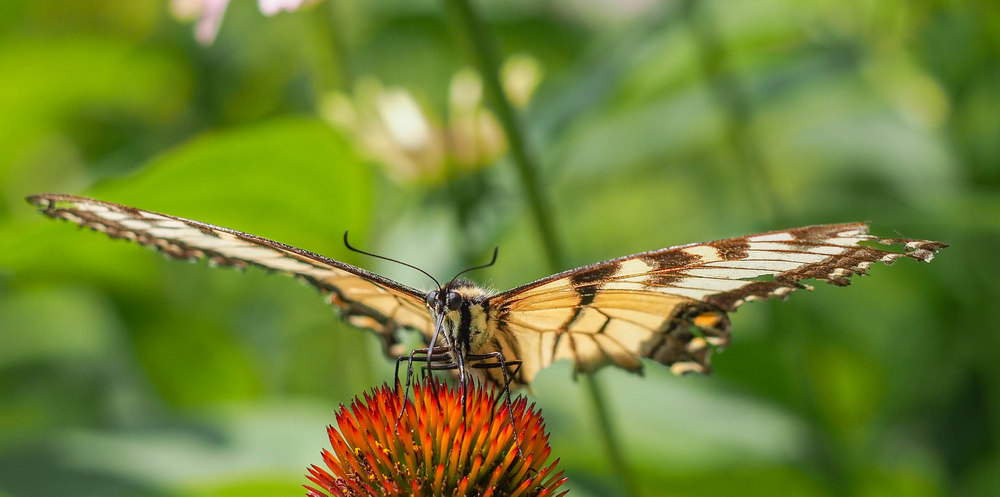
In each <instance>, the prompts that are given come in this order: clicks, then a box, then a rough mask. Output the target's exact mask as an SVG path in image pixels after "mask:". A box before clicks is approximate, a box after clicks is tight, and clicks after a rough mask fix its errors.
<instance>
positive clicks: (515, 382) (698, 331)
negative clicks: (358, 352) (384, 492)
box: [27, 194, 947, 396]
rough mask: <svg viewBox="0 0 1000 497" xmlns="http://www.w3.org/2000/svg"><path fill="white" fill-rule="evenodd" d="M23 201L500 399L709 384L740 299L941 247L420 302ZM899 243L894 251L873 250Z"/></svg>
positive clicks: (333, 275) (104, 217) (349, 277)
mask: <svg viewBox="0 0 1000 497" xmlns="http://www.w3.org/2000/svg"><path fill="white" fill-rule="evenodd" d="M27 200H28V202H30V203H32V204H34V205H35V206H37V207H38V208H39V210H40V212H41V213H42V214H44V215H46V216H49V217H52V218H57V219H65V220H68V221H70V222H73V223H76V224H79V225H81V226H86V227H89V228H91V229H93V230H96V231H100V232H103V233H105V234H106V235H108V236H110V237H111V238H121V239H127V240H131V241H134V242H136V243H139V244H142V245H146V246H150V247H154V248H156V249H157V250H159V251H161V252H163V253H164V254H166V255H167V256H169V257H171V258H174V259H182V260H199V259H207V260H208V262H209V263H210V264H211V265H218V266H233V267H237V268H246V267H248V266H259V267H262V268H265V269H268V270H272V271H276V272H280V273H287V274H290V275H293V276H295V277H296V278H299V279H301V280H303V281H304V282H306V283H308V284H309V285H311V286H313V287H315V288H316V289H318V290H319V291H320V292H321V293H322V294H324V295H325V297H326V301H327V302H328V303H330V304H331V305H333V306H334V307H336V308H337V309H339V310H340V314H341V316H342V317H343V319H345V320H346V321H347V322H348V323H350V324H351V325H354V326H356V327H358V328H363V329H367V330H370V331H372V332H374V333H375V334H376V335H377V336H378V337H379V338H380V339H381V341H382V346H383V349H384V351H385V353H386V354H387V355H388V356H389V357H392V358H396V359H397V368H398V366H399V364H400V362H401V361H404V360H405V361H408V363H409V371H408V374H412V368H413V362H414V361H415V360H417V361H426V363H427V364H426V366H425V367H426V368H428V369H442V370H454V371H456V372H457V373H458V375H459V377H460V378H461V381H462V384H463V385H464V384H465V381H466V379H467V378H469V377H478V378H480V379H485V380H487V381H491V382H493V383H496V384H498V385H502V386H503V387H504V388H505V389H507V391H508V396H509V388H508V387H509V386H528V385H530V383H531V382H532V380H533V379H534V378H535V375H536V374H537V373H538V372H539V371H540V370H541V369H542V368H544V367H546V366H548V365H549V364H552V363H553V362H555V361H558V360H561V359H568V360H571V361H572V362H573V365H574V371H575V372H584V373H593V372H594V371H596V370H597V369H599V368H601V367H602V366H606V365H614V366H618V367H621V368H624V369H626V370H629V371H633V372H639V371H641V370H642V367H643V363H642V361H641V359H642V358H648V359H652V360H654V361H656V362H659V363H662V364H664V365H667V366H669V367H670V369H671V370H672V371H673V372H674V373H677V374H683V373H689V372H697V373H707V372H709V371H710V356H711V353H712V352H713V350H720V349H722V348H724V347H726V346H727V345H728V344H729V342H730V321H729V315H728V313H729V312H732V311H734V310H736V308H737V307H739V306H740V305H742V304H743V303H744V302H748V301H752V300H763V299H767V298H768V297H778V298H784V297H786V296H787V295H788V294H789V293H791V292H792V291H794V290H797V289H811V287H809V286H808V285H806V284H804V283H802V281H803V280H810V279H815V280H820V281H826V282H828V283H831V284H834V285H838V286H845V285H847V284H849V280H848V277H850V276H854V275H863V274H865V272H866V270H867V269H868V268H869V267H870V266H871V265H872V264H875V263H878V262H881V263H884V264H892V263H893V262H895V261H896V260H897V259H900V258H903V257H906V258H911V259H916V260H919V261H925V262H930V261H931V259H933V258H934V255H935V253H936V252H937V251H938V250H940V249H942V248H944V247H947V245H946V244H944V243H939V242H934V241H928V240H911V239H904V238H878V237H875V236H873V235H870V234H868V225H867V224H865V223H846V224H829V225H818V226H806V227H801V228H793V229H788V230H781V231H772V232H768V233H760V234H755V235H747V236H742V237H737V238H729V239H725V240H718V241H714V242H708V243H694V244H689V245H681V246H676V247H669V248H664V249H660V250H653V251H649V252H643V253H639V254H634V255H628V256H625V257H620V258H617V259H612V260H608V261H604V262H598V263H595V264H591V265H588V266H583V267H580V268H576V269H571V270H569V271H565V272H562V273H559V274H555V275H552V276H548V277H546V278H542V279H540V280H538V281H535V282H532V283H528V284H526V285H522V286H519V287H517V288H514V289H511V290H508V291H505V292H501V293H491V292H488V291H486V290H484V289H483V288H482V287H480V286H478V285H476V284H474V283H472V282H471V281H469V280H467V279H463V278H459V277H458V276H456V277H455V278H453V279H451V280H450V281H448V282H447V283H445V284H440V283H438V282H437V281H436V280H435V283H436V284H437V288H435V289H433V290H431V291H429V292H423V291H420V290H417V289H414V288H411V287H409V286H406V285H403V284H401V283H398V282H396V281H393V280H390V279H388V278H385V277H383V276H380V275H378V274H375V273H372V272H369V271H366V270H364V269H361V268H358V267H355V266H352V265H350V264H345V263H343V262H339V261H336V260H333V259H330V258H327V257H324V256H322V255H319V254H315V253H312V252H309V251H306V250H302V249H300V248H296V247H292V246H289V245H285V244H283V243H279V242H275V241H272V240H268V239H266V238H261V237H259V236H255V235H251V234H247V233H242V232H239V231H235V230H232V229H228V228H223V227H220V226H214V225H211V224H206V223H202V222H198V221H192V220H189V219H184V218H180V217H176V216H170V215H167V214H159V213H156V212H152V211H147V210H142V209H137V208H134V207H127V206H124V205H119V204H115V203H111V202H104V201H100V200H95V199H91V198H86V197H79V196H73V195H62V194H39V195H32V196H29V197H27ZM346 242H347V238H346V233H345V243H346ZM897 244H901V245H903V251H902V252H895V251H890V250H885V249H884V248H881V247H880V246H879V245H897ZM348 247H350V245H348ZM352 249H353V248H352ZM353 250H357V249H353ZM358 251H359V252H362V251H360V250H358ZM362 253H367V252H362ZM369 255H374V254H369ZM495 261H496V251H494V253H493V262H495ZM493 262H491V263H490V264H493ZM407 265H408V264H407ZM408 266H409V265H408ZM410 267H413V266H410ZM479 267H484V266H479ZM471 269H478V267H477V268H471ZM463 273H464V272H463ZM425 274H426V273H425ZM461 274H462V273H460V275H461ZM428 276H430V275H428ZM432 279H433V277H432ZM403 330H415V331H417V332H419V333H420V334H421V335H422V337H423V339H424V343H425V344H426V345H427V347H424V348H420V349H416V350H413V351H408V350H406V349H405V348H404V347H403V346H402V345H401V342H400V339H401V336H400V332H401V331H403ZM408 378H409V376H408Z"/></svg>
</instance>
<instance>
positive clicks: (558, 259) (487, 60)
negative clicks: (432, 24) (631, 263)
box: [447, 0, 639, 495]
mask: <svg viewBox="0 0 1000 497" xmlns="http://www.w3.org/2000/svg"><path fill="white" fill-rule="evenodd" d="M447 3H448V5H449V7H450V8H451V11H452V13H453V15H454V17H455V18H456V23H457V24H458V25H460V26H461V27H462V28H464V29H463V31H464V36H465V37H466V38H467V40H468V42H469V44H470V45H471V51H472V57H473V59H474V60H475V64H476V66H477V68H478V69H479V73H480V74H481V75H482V78H483V86H484V89H485V91H486V96H487V98H488V99H489V101H490V102H492V104H493V108H494V111H495V112H496V114H497V118H498V119H499V120H500V125H501V126H502V127H503V129H504V132H505V133H506V134H507V140H508V142H509V144H510V152H511V155H512V156H513V158H514V164H515V165H516V166H517V170H518V173H519V174H520V178H521V184H522V187H523V188H524V191H525V195H527V197H528V205H529V207H530V209H531V214H532V218H533V219H534V221H535V226H536V228H537V229H538V234H539V236H540V238H541V242H542V246H543V247H544V248H545V255H546V257H547V258H548V260H549V265H550V266H551V268H552V271H554V272H556V271H560V270H562V269H564V268H565V267H566V265H565V254H564V252H563V250H562V246H561V244H560V243H559V239H558V237H557V236H556V234H555V233H556V231H555V226H554V224H553V222H552V218H553V212H554V210H553V208H552V206H551V204H550V202H549V201H548V198H547V197H546V196H545V194H544V193H543V192H542V188H541V185H540V184H539V180H538V170H539V167H538V163H537V161H536V159H535V156H534V154H533V153H531V152H530V151H529V147H528V145H527V144H526V133H525V131H524V126H523V125H522V124H521V122H520V120H519V119H518V117H517V115H516V114H515V112H514V108H513V106H512V105H511V103H510V101H509V100H507V96H506V94H505V93H504V91H503V86H502V85H501V83H500V73H499V69H498V68H499V67H500V60H499V57H498V56H497V50H496V46H495V43H494V41H493V39H492V37H491V32H490V31H489V30H488V29H487V26H486V25H485V24H484V23H483V22H482V20H481V19H480V18H479V16H478V15H477V13H476V11H475V9H474V8H473V6H472V4H471V3H470V0H447ZM583 382H584V385H585V387H586V389H587V393H588V394H589V397H590V402H591V406H592V407H593V411H594V412H595V413H596V416H597V422H598V428H599V432H600V434H601V441H602V443H603V445H604V448H605V451H606V453H607V455H608V458H609V459H610V460H611V465H612V467H613V468H614V470H615V473H616V475H617V477H618V479H619V480H620V483H621V485H622V486H624V487H625V489H626V490H627V492H628V495H639V492H638V488H637V486H636V484H635V479H634V478H632V474H631V470H630V468H629V466H628V464H627V463H626V461H625V456H624V454H623V452H622V450H621V443H620V442H619V441H618V438H617V435H616V433H615V430H614V427H613V426H612V424H611V416H610V413H609V411H608V408H607V405H606V404H605V402H604V394H603V390H602V389H601V386H600V383H598V381H597V379H596V378H595V377H593V376H590V375H585V376H584V380H583Z"/></svg>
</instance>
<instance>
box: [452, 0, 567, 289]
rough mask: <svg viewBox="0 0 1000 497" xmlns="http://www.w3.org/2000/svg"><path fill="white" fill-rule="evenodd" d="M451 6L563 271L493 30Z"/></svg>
mask: <svg viewBox="0 0 1000 497" xmlns="http://www.w3.org/2000/svg"><path fill="white" fill-rule="evenodd" d="M448 4H449V5H450V7H451V10H452V11H453V12H454V15H455V17H456V19H457V22H458V24H460V25H461V26H462V27H464V28H465V29H464V33H465V36H466V38H467V39H468V41H469V43H470V44H471V46H472V56H473V59H475V64H476V67H477V69H479V73H480V74H481V75H482V78H483V87H484V89H485V91H486V97H487V98H488V99H489V101H491V102H492V103H493V107H494V111H495V112H496V114H497V119H499V120H500V125H501V126H502V127H503V129H504V132H505V133H506V134H507V141H508V143H509V144H510V153H511V155H512V156H513V157H514V164H515V165H516V166H517V170H518V173H519V174H520V177H521V184H522V185H523V186H524V192H525V195H527V197H528V205H529V206H530V208H531V214H532V218H533V219H534V220H535V227H536V228H537V229H538V234H539V236H540V237H541V239H542V246H543V247H544V248H545V255H546V257H547V258H548V260H549V265H550V266H552V267H553V268H554V269H555V270H561V269H562V268H564V267H565V257H564V252H563V250H562V246H561V245H560V243H559V240H558V238H557V237H556V235H555V233H556V231H555V226H554V225H553V223H552V212H553V209H552V206H551V205H549V202H548V200H547V198H546V197H545V195H544V194H543V193H542V189H541V186H540V185H539V182H538V167H537V161H536V160H535V157H534V156H533V154H531V152H529V150H528V147H527V145H526V144H525V132H524V127H523V126H522V125H521V123H520V121H519V119H518V118H517V115H516V114H515V113H514V108H513V106H512V105H511V103H510V101H509V100H507V96H506V95H505V94H504V91H503V86H502V85H501V83H500V71H499V67H500V61H499V58H498V57H497V53H496V48H495V46H494V43H493V40H492V38H491V37H490V31H489V30H488V29H487V27H486V25H485V24H484V23H483V22H482V20H481V19H479V16H478V15H477V14H476V11H475V9H473V7H472V5H471V4H470V3H469V1H468V0H448Z"/></svg>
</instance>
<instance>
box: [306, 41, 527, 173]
mask: <svg viewBox="0 0 1000 497" xmlns="http://www.w3.org/2000/svg"><path fill="white" fill-rule="evenodd" d="M541 74H542V71H541V67H540V65H539V64H538V62H537V61H536V60H535V59H534V58H532V57H530V56H527V55H516V56H512V57H511V58H509V59H508V60H507V61H506V63H505V64H504V68H503V75H504V89H505V91H506V92H507V93H508V95H509V97H510V99H511V101H512V102H514V103H515V104H516V105H519V106H522V107H523V106H526V105H527V104H528V103H529V102H530V100H531V96H532V94H533V93H534V91H535V89H536V88H537V86H538V83H539V81H540V79H541ZM421 101H422V99H421V98H420V97H418V96H415V95H414V94H413V93H411V92H409V91H407V90H404V89H401V88H395V87H388V88H387V87H384V86H383V85H382V83H381V82H379V81H378V80H376V79H374V78H362V79H361V80H359V82H358V83H357V84H356V85H355V88H354V91H353V92H352V93H351V94H348V93H343V92H331V93H330V94H328V95H327V96H326V97H325V98H324V99H323V102H322V104H321V109H320V113H321V115H322V116H323V118H324V119H326V120H327V122H329V123H331V124H332V125H333V126H334V127H336V128H338V129H340V130H341V131H343V132H345V133H347V134H348V135H349V136H351V137H353V138H354V141H355V143H357V144H358V146H359V148H360V149H361V152H362V153H363V154H364V155H365V156H367V157H368V158H369V159H371V160H373V161H374V162H376V163H378V164H379V165H381V166H382V167H384V168H385V170H386V172H387V174H388V175H389V176H390V177H391V178H393V179H395V180H397V181H400V182H409V181H432V182H435V181H442V180H445V179H448V178H451V177H454V176H456V175H460V174H462V173H464V172H469V171H474V170H477V169H480V168H482V167H484V166H486V165H489V164H491V163H493V162H494V161H496V160H497V159H498V158H499V157H501V156H502V155H504V154H505V153H506V152H507V139H506V136H505V135H504V132H503V129H502V128H501V126H500V124H499V123H498V122H497V119H496V116H494V115H493V113H492V112H491V111H489V110H487V109H486V108H485V107H484V105H483V85H482V81H481V79H480V77H479V75H478V74H476V73H475V72H473V71H472V70H470V69H463V70H461V71H459V72H457V73H455V75H454V76H453V77H452V78H451V84H450V87H449V92H448V107H447V117H445V118H441V117H438V116H435V115H434V114H433V113H432V112H430V111H429V110H428V106H426V105H423V104H422V103H421Z"/></svg>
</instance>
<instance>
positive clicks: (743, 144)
mask: <svg viewBox="0 0 1000 497" xmlns="http://www.w3.org/2000/svg"><path fill="white" fill-rule="evenodd" d="M682 12H683V14H684V16H685V18H686V20H687V22H688V26H689V27H690V30H691V34H692V35H693V37H694V40H695V45H696V46H697V47H698V61H699V63H700V64H701V70H702V73H703V75H704V78H705V81H706V83H707V85H708V87H709V89H710V91H711V92H712V97H713V98H714V99H715V101H716V103H717V104H718V106H719V108H720V109H721V111H722V116H723V122H724V126H725V134H726V140H727V141H728V142H729V146H730V148H731V149H732V150H733V153H734V154H735V155H736V161H735V162H736V164H738V165H739V166H741V167H739V168H738V171H737V174H738V175H741V176H744V180H743V181H742V182H741V183H742V184H743V185H748V188H747V189H746V190H747V192H748V194H749V195H750V196H751V197H752V198H750V199H748V200H750V201H751V202H752V203H754V204H756V207H757V208H758V210H760V212H761V213H762V214H763V215H764V216H765V217H768V218H771V220H774V218H775V217H776V216H778V215H780V212H781V206H780V205H779V202H778V195H777V191H776V188H775V187H774V181H773V179H772V178H771V175H770V172H769V171H768V167H767V164H766V163H765V160H764V156H763V153H762V152H761V150H760V147H759V145H758V143H757V137H756V136H754V133H753V107H752V105H751V102H750V95H749V94H748V91H747V89H746V87H745V86H744V85H743V83H742V81H740V79H739V78H738V77H737V76H736V74H734V73H733V71H732V70H731V69H730V68H729V67H728V64H727V62H728V61H727V60H726V59H727V55H728V54H727V52H726V47H725V45H724V44H723V42H722V40H721V38H720V37H719V33H718V30H717V28H716V26H715V19H714V18H713V17H712V12H711V6H710V5H705V4H704V2H699V1H697V0H687V1H686V2H685V3H684V4H683V5H682Z"/></svg>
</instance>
